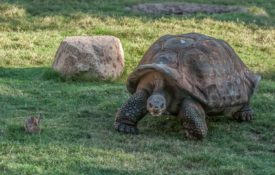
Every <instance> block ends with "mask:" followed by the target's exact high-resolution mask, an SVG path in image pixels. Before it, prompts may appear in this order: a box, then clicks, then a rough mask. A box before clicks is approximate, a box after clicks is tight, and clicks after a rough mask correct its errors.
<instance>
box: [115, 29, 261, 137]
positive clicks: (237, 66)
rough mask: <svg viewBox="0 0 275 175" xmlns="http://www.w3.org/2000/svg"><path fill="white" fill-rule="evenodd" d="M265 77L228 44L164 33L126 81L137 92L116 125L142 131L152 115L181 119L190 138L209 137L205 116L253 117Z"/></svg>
mask: <svg viewBox="0 0 275 175" xmlns="http://www.w3.org/2000/svg"><path fill="white" fill-rule="evenodd" d="M259 81H260V76H258V75H256V74H254V73H253V72H251V71H250V70H249V69H248V67H247V66H246V65H245V64H244V63H243V62H242V60H241V59H240V58H239V56H238V55H237V54H236V53H235V51H234V50H233V49H232V48H231V47H230V46H229V44H228V43H226V42H225V41H223V40H220V39H215V38H213V37H210V36H206V35H203V34H199V33H188V34H182V35H165V36H162V37H160V38H159V39H158V40H157V41H156V42H154V43H153V45H152V46H151V47H150V48H149V49H148V50H147V52H146V53H145V55H144V56H143V58H142V60H141V61H140V63H139V65H138V66H137V68H136V69H135V70H134V71H133V73H131V74H130V75H129V77H128V80H127V89H128V91H129V92H130V93H131V94H133V95H132V96H131V97H130V98H129V100H128V101H127V102H126V103H125V104H124V105H123V106H122V107H121V108H120V109H119V110H118V112H117V114H116V118H115V123H114V127H115V129H116V130H118V131H120V132H125V133H133V134H134V133H137V132H138V129H137V123H138V121H139V120H140V119H142V118H143V117H144V116H145V115H146V114H147V113H148V112H149V113H150V114H151V115H152V116H160V115H161V114H164V113H169V114H171V115H175V116H177V117H178V118H179V119H180V121H181V124H182V126H183V128H184V129H185V133H186V135H187V136H188V137H191V138H196V139H202V138H204V137H205V136H206V134H207V125H206V121H205V118H206V115H207V116H211V115H218V114H227V115H231V116H233V117H234V118H235V119H237V120H239V121H249V120H251V119H252V109H251V107H250V105H249V101H250V99H251V96H252V95H253V93H254V91H255V89H256V87H257V85H258V83H259Z"/></svg>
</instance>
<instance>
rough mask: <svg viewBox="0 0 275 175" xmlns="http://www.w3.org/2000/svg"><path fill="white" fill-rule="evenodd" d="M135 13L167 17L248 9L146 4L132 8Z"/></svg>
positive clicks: (188, 4) (199, 5) (185, 4)
mask: <svg viewBox="0 0 275 175" xmlns="http://www.w3.org/2000/svg"><path fill="white" fill-rule="evenodd" d="M130 9H131V10H132V11H134V12H144V13H150V14H165V15H172V14H173V15H187V14H195V13H207V14H212V13H229V12H245V11H246V9H245V8H243V7H237V6H225V5H208V4H195V3H145V4H137V5H134V6H132V7H131V8H130Z"/></svg>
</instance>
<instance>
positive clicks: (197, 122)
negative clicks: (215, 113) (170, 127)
mask: <svg viewBox="0 0 275 175" xmlns="http://www.w3.org/2000/svg"><path fill="white" fill-rule="evenodd" d="M178 117H179V118H180V120H181V121H182V124H183V127H184V129H185V132H186V136H187V137H188V138H192V139H193V138H195V139H203V138H204V137H205V136H206V135H207V125H206V121H205V112H204V109H203V108H202V106H201V105H200V104H199V103H198V102H196V101H194V100H192V99H185V100H183V102H182V104H181V107H180V112H179V114H178Z"/></svg>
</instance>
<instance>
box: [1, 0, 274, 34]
mask: <svg viewBox="0 0 275 175" xmlns="http://www.w3.org/2000/svg"><path fill="white" fill-rule="evenodd" d="M162 1H164V0H161V1H158V2H162ZM4 2H5V3H6V4H9V5H11V6H12V5H15V6H18V7H22V8H23V9H25V10H26V12H27V14H28V15H27V17H34V16H38V17H47V16H60V17H68V18H69V19H74V18H81V17H82V16H81V14H82V15H84V14H87V15H92V16H97V17H102V18H104V17H108V16H111V17H113V18H120V17H133V18H136V17H138V18H142V19H143V20H145V21H149V20H154V19H160V18H163V17H164V18H171V17H172V18H179V19H186V18H197V19H204V18H212V19H214V20H219V21H233V22H236V23H239V22H243V23H246V24H256V25H258V26H274V25H275V19H274V18H271V16H274V15H275V10H274V6H275V4H274V3H272V2H269V3H263V2H261V1H260V0H258V1H255V2H245V1H238V2H237V3H236V2H234V1H231V2H224V0H211V1H210V2H206V1H203V0H188V1H186V2H192V3H204V4H206V3H209V4H216V5H239V6H246V7H251V6H255V7H258V8H262V9H265V10H266V11H267V13H268V14H269V16H257V15H253V14H250V13H248V12H247V13H225V14H212V15H208V14H195V15H187V16H179V15H173V16H167V15H148V14H144V13H134V12H130V11H127V10H125V8H126V7H129V6H131V5H134V4H137V2H136V1H134V0H123V1H118V0H117V1H112V2H111V1H108V0H102V1H88V0H86V1H66V2H65V1H54V0H48V1H41V0H38V1H30V0H24V1H11V0H4ZM142 2H156V1H155V0H149V1H140V3H142ZM164 2H165V1H164ZM175 2H182V1H180V0H176V1H175ZM6 22H8V23H10V24H11V26H13V27H14V29H17V27H16V26H18V27H20V25H21V22H22V21H21V20H20V19H13V18H10V19H8V21H7V20H6ZM39 27H40V26H36V29H39ZM50 27H51V29H54V26H50ZM55 27H57V28H58V26H55ZM21 28H24V27H22V26H21ZM57 28H56V29H57ZM41 29H43V27H42V28H41Z"/></svg>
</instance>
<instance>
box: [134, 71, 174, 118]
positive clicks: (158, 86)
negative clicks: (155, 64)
mask: <svg viewBox="0 0 275 175" xmlns="http://www.w3.org/2000/svg"><path fill="white" fill-rule="evenodd" d="M164 84H165V80H164V78H163V75H161V74H160V73H158V72H152V73H148V74H147V75H145V76H144V77H143V78H142V81H141V82H140V83H139V87H140V88H142V89H146V90H147V91H148V92H149V94H150V97H149V98H148V100H147V110H148V112H149V113H151V114H152V115H153V116H159V115H161V114H163V113H164V112H165V111H166V108H167V106H169V103H170V98H169V95H168V93H167V91H166V90H165V85H164ZM160 96H161V97H163V98H161V97H160ZM163 100H164V105H162V101H163Z"/></svg>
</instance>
